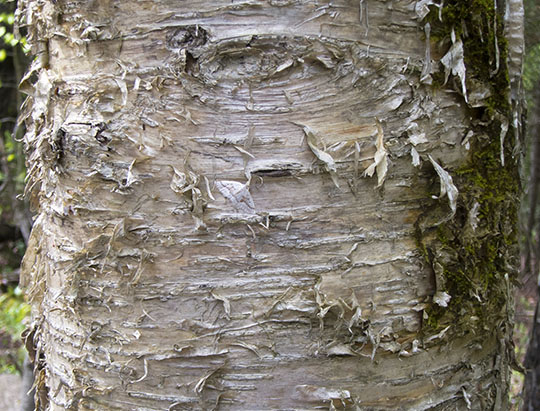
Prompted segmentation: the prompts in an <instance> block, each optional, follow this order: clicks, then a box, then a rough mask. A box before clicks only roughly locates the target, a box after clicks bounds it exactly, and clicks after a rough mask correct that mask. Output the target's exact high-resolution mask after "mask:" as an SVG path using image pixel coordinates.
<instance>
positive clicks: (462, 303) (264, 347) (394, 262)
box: [22, 0, 519, 410]
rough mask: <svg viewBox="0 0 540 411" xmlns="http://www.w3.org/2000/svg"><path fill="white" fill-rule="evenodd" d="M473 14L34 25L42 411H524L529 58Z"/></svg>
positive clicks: (62, 16)
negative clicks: (516, 105)
mask: <svg viewBox="0 0 540 411" xmlns="http://www.w3.org/2000/svg"><path fill="white" fill-rule="evenodd" d="M473 3H474V5H475V7H476V8H474V7H473V8H472V9H471V13H470V15H469V14H463V16H464V17H463V19H462V20H459V19H458V20H459V21H458V22H457V23H456V22H452V21H450V15H451V14H452V13H453V11H455V10H458V9H459V11H460V13H464V12H465V11H466V12H467V13H468V12H469V10H468V8H469V2H459V1H454V2H450V4H449V5H447V6H445V7H443V8H441V10H440V11H441V18H439V11H438V9H437V8H436V6H437V5H436V4H434V2H432V1H426V0H423V1H416V2H415V1H364V0H361V1H360V2H358V1H356V2H352V1H344V0H343V1H337V2H331V3H326V2H323V3H321V2H315V1H292V0H268V1H263V0H248V1H242V2H230V1H221V0H213V1H208V0H207V1H203V0H200V1H190V2H170V1H160V0H153V1H123V2H114V1H110V0H95V1H67V0H58V1H53V2H51V1H44V0H34V1H32V0H27V1H23V2H22V6H23V9H22V13H23V14H22V15H23V16H24V19H25V22H26V24H27V25H28V27H29V29H30V30H31V33H30V34H31V41H32V43H33V46H34V50H35V52H36V54H37V56H38V58H37V59H36V61H35V63H34V65H33V67H32V68H31V71H30V73H29V75H28V76H27V79H26V82H25V83H23V84H28V85H30V83H32V78H33V77H35V78H36V79H37V80H36V81H35V82H34V83H33V84H32V87H31V88H29V90H31V91H29V93H31V94H30V98H29V100H28V105H27V107H28V112H27V115H26V117H27V118H26V121H27V128H28V132H27V134H26V137H25V141H26V144H27V152H28V163H29V177H28V178H29V182H28V187H27V191H28V193H29V195H30V196H31V199H32V202H33V204H34V206H35V208H36V209H37V211H38V214H37V218H36V221H35V223H34V227H33V231H32V234H31V238H30V241H29V247H28V252H27V254H26V256H25V260H24V264H23V272H24V282H25V285H26V288H27V290H28V295H29V299H30V301H31V303H32V307H33V313H32V324H31V327H30V329H31V334H30V335H33V336H34V337H33V341H34V345H35V348H36V359H37V361H36V362H35V363H36V364H37V376H36V381H37V386H38V392H41V393H43V392H44V390H48V394H47V395H45V396H44V395H41V396H39V395H38V397H39V398H38V399H39V404H38V406H40V407H41V408H46V407H48V408H49V409H51V410H60V409H78V410H83V409H107V410H126V409H137V410H163V409H169V410H179V409H190V410H192V409H204V410H208V409H220V410H227V409H231V410H232V409H234V410H239V409H246V410H250V409H251V410H253V409H257V410H266V409H314V408H319V407H322V408H328V409H399V408H401V409H441V410H442V409H449V408H452V409H453V408H455V407H458V408H465V407H467V408H471V409H488V408H491V407H493V408H495V409H504V408H505V407H506V402H507V401H506V391H507V385H508V363H509V361H510V358H509V355H510V354H509V350H510V349H509V341H510V332H511V331H510V330H511V297H510V296H511V278H512V276H513V275H514V271H515V265H516V261H515V257H516V250H515V229H516V228H515V224H514V223H515V217H516V204H517V203H516V201H517V197H518V191H519V190H518V186H519V184H518V180H517V162H516V160H515V158H514V155H513V152H512V150H513V149H514V147H515V145H516V144H515V141H516V140H514V139H513V138H511V137H512V136H514V135H516V130H517V129H518V127H517V125H515V124H513V123H512V119H513V117H512V116H513V111H512V109H511V104H510V103H511V102H512V100H511V98H512V97H511V94H510V83H509V80H508V79H509V75H508V74H509V73H508V65H507V64H506V57H507V55H508V54H511V53H512V52H513V51H514V49H512V47H509V48H507V47H506V45H505V44H506V43H505V42H503V41H501V40H502V35H503V31H502V30H503V24H502V21H503V18H502V16H503V15H502V12H503V11H504V8H503V9H499V10H495V9H494V8H493V5H490V6H489V7H488V9H486V10H484V9H481V8H479V7H480V6H479V4H480V3H482V4H485V3H486V2H473ZM513 3H519V2H515V1H514V2H513ZM430 6H431V9H430ZM482 7H483V6H482ZM454 9H455V10H454ZM484 12H485V13H484ZM510 16H511V15H510ZM464 27H465V28H466V29H467V30H465V29H464ZM479 36H483V37H482V38H483V39H484V40H483V42H482V41H480V37H479ZM510 43H511V42H510ZM472 44H478V45H479V46H478V47H479V48H480V49H479V50H480V51H477V52H476V54H475V53H473V51H472V49H471V47H473V46H472ZM464 50H465V51H464ZM464 53H465V54H464ZM478 55H480V56H482V57H481V59H482V63H481V67H480V69H481V71H475V70H476V69H475V68H471V66H470V65H468V66H467V68H465V64H469V62H470V61H473V60H471V59H473V58H474V56H478ZM484 57H485V58H484ZM488 57H489V58H488ZM510 74H512V75H513V73H510ZM510 77H512V76H510ZM512 78H514V77H512ZM497 96H500V97H497ZM494 329H495V330H497V332H495V333H493V330H494Z"/></svg>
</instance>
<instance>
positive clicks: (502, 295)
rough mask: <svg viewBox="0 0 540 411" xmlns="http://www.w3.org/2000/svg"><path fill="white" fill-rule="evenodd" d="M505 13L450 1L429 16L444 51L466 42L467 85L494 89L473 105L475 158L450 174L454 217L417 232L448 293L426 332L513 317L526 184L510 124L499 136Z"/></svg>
mask: <svg viewBox="0 0 540 411" xmlns="http://www.w3.org/2000/svg"><path fill="white" fill-rule="evenodd" d="M502 12H503V11H502V10H496V9H495V5H494V2H493V1H490V0H473V1H470V0H467V1H462V0H453V1H449V2H445V3H444V6H443V8H442V10H439V9H438V8H437V7H433V9H432V10H431V12H430V13H429V14H428V15H427V16H426V21H427V22H429V23H430V25H431V28H432V35H433V37H432V40H434V41H435V42H436V44H437V46H438V47H441V49H443V50H444V49H445V48H446V49H448V47H449V45H450V44H451V40H450V38H451V33H452V31H453V32H454V33H455V35H456V38H461V39H462V41H463V49H464V60H465V66H466V70H467V86H468V89H469V85H470V86H471V87H470V88H471V89H472V88H473V87H474V83H475V82H476V83H477V84H481V85H482V87H484V88H486V87H487V88H488V89H489V94H490V95H489V97H488V98H486V99H485V100H484V101H483V104H482V106H481V107H472V106H470V112H471V117H472V118H473V119H474V120H473V130H472V131H473V136H472V137H471V139H470V144H471V149H470V156H469V158H468V159H467V161H466V163H465V165H463V166H462V167H461V168H459V169H458V170H453V172H452V175H453V178H454V183H455V185H456V186H457V188H458V190H459V199H458V206H457V211H456V213H455V215H454V217H453V218H452V219H450V220H448V221H446V222H443V223H441V224H439V225H438V226H437V228H436V233H425V232H422V231H420V230H419V232H418V233H417V234H418V243H419V248H420V250H421V251H422V253H423V254H424V256H425V258H426V261H427V262H428V263H429V264H430V266H431V267H432V268H433V271H434V272H435V276H436V278H437V286H438V288H439V290H438V291H443V292H445V293H447V294H449V295H450V296H451V299H450V301H449V302H448V306H447V307H441V306H439V305H438V304H436V303H435V302H432V303H431V304H430V305H429V307H428V308H427V309H426V314H427V316H426V317H425V321H424V327H423V331H424V333H425V335H426V336H427V335H433V334H435V333H438V332H440V331H441V330H443V329H445V328H446V327H448V326H451V328H450V330H451V332H455V333H457V334H465V333H468V332H473V333H475V334H477V335H481V334H483V333H484V332H485V331H488V330H490V331H491V330H493V327H495V326H502V325H503V324H505V323H506V322H507V320H508V311H509V306H508V301H509V300H510V301H511V296H510V295H509V289H510V288H511V285H510V284H511V282H512V279H513V278H515V275H516V273H517V269H516V267H517V219H518V207H519V198H520V192H521V187H520V180H519V174H518V163H517V162H518V159H517V158H516V157H515V156H514V149H515V147H514V141H515V136H514V135H513V134H514V131H513V129H512V127H509V130H508V133H507V135H506V137H505V138H504V140H503V144H501V137H500V136H501V130H502V128H505V127H507V126H508V124H509V123H511V118H512V109H511V104H510V101H509V91H510V81H509V76H508V70H507V65H506V58H507V42H506V39H505V38H504V35H503V29H504V27H503V15H502ZM433 77H434V84H435V85H436V86H437V87H450V86H449V85H443V83H444V73H442V72H439V73H435V74H434V76H433ZM449 83H450V82H449ZM501 150H502V152H501ZM501 158H504V165H503V162H502V160H501Z"/></svg>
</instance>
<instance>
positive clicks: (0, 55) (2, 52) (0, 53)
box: [0, 49, 7, 61]
mask: <svg viewBox="0 0 540 411" xmlns="http://www.w3.org/2000/svg"><path fill="white" fill-rule="evenodd" d="M6 57H7V52H6V50H5V49H0V61H4V60H5V59H6Z"/></svg>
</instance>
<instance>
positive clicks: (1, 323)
mask: <svg viewBox="0 0 540 411" xmlns="http://www.w3.org/2000/svg"><path fill="white" fill-rule="evenodd" d="M29 311H30V306H29V305H28V304H26V303H25V302H24V298H23V295H22V291H21V289H20V288H19V287H15V288H10V289H8V291H7V292H5V293H4V294H2V295H0V347H1V348H0V373H6V372H7V373H19V372H20V371H21V370H22V363H23V361H24V356H25V348H24V346H23V344H22V341H21V338H20V335H21V333H22V331H23V330H24V327H25V326H24V319H25V317H26V316H27V315H28V313H29Z"/></svg>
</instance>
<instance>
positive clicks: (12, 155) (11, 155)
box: [7, 154, 15, 163]
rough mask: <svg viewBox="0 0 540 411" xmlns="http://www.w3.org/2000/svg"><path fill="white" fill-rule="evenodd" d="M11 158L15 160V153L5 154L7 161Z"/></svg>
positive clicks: (10, 160)
mask: <svg viewBox="0 0 540 411" xmlns="http://www.w3.org/2000/svg"><path fill="white" fill-rule="evenodd" d="M13 160H15V154H10V155H9V156H7V161H8V163H10V162H12V161H13Z"/></svg>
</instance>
